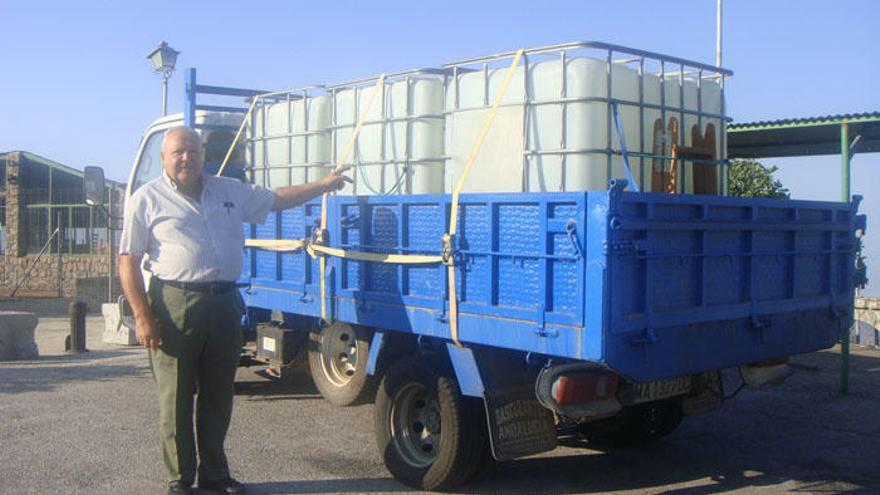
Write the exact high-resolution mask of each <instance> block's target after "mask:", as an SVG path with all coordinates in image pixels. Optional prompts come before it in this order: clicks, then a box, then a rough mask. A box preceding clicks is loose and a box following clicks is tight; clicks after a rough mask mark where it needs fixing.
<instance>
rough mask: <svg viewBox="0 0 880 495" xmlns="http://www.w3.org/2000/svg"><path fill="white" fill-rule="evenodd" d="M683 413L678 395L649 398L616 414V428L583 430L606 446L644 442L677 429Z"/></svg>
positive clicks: (631, 444) (589, 436) (591, 438)
mask: <svg viewBox="0 0 880 495" xmlns="http://www.w3.org/2000/svg"><path fill="white" fill-rule="evenodd" d="M683 417H684V414H683V413H682V410H681V401H680V400H678V399H670V400H661V401H656V402H647V403H644V404H638V405H635V406H632V407H630V408H627V409H625V410H624V411H623V412H622V413H621V417H620V418H613V419H614V420H616V421H614V423H615V426H616V427H615V428H613V429H602V430H598V431H596V430H590V429H587V430H586V431H583V433H584V435H585V436H586V437H587V438H588V439H589V440H590V441H593V442H596V443H598V444H600V445H605V446H607V447H629V446H635V445H645V444H648V443H651V442H654V441H656V440H659V439H661V438H663V437H665V436H666V435H669V434H670V433H672V432H673V431H675V429H676V428H677V427H678V425H679V424H681V420H682V418H683ZM588 425H589V424H588ZM588 425H587V426H588ZM588 428H589V426H588Z"/></svg>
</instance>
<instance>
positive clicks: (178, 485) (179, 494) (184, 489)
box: [168, 481, 192, 495]
mask: <svg viewBox="0 0 880 495" xmlns="http://www.w3.org/2000/svg"><path fill="white" fill-rule="evenodd" d="M191 493H192V487H191V486H190V484H189V483H184V482H183V481H172V482H171V483H168V495H190V494H191Z"/></svg>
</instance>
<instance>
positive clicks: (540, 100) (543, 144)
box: [446, 57, 723, 192]
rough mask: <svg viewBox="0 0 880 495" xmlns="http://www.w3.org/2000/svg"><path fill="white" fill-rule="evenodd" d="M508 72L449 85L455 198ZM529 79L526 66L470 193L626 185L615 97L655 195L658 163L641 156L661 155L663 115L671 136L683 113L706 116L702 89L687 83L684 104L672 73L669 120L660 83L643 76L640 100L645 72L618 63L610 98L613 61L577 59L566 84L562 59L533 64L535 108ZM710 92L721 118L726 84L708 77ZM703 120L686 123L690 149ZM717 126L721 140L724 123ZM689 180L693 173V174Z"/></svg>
mask: <svg viewBox="0 0 880 495" xmlns="http://www.w3.org/2000/svg"><path fill="white" fill-rule="evenodd" d="M506 71H507V69H506V68H498V69H491V70H488V71H486V72H485V73H484V72H482V71H473V72H464V73H462V74H460V75H458V77H457V82H455V81H453V82H451V83H450V84H449V85H448V86H447V92H446V106H447V111H448V117H447V128H446V145H447V152H448V155H449V164H448V166H447V168H446V192H451V191H452V188H453V187H454V185H455V183H456V181H457V180H458V177H460V176H461V173H462V171H463V168H464V166H465V164H466V161H467V159H468V156H469V155H470V152H471V149H472V147H473V145H474V142H475V141H476V137H477V135H478V133H479V130H480V128H481V126H482V125H483V122H484V120H485V118H486V116H487V115H488V113H489V108H490V106H491V104H492V102H493V101H494V99H495V97H496V95H497V94H498V91H499V90H500V86H501V84H502V81H503V78H504V77H505V74H506ZM523 71H524V69H523V67H522V66H519V67H517V68H516V69H515V72H514V75H513V78H512V82H511V86H510V88H509V89H508V92H507V94H506V95H505V97H504V99H503V101H502V106H501V107H500V108H499V111H498V114H497V116H496V120H495V122H494V124H493V126H492V128H491V129H490V131H489V133H488V134H487V136H486V139H485V141H484V143H483V146H482V148H481V150H480V153H479V155H478V157H477V160H476V162H475V164H474V166H473V168H472V170H471V172H470V174H469V175H468V178H467V180H466V182H465V185H464V188H463V191H465V192H517V191H576V190H604V189H606V188H607V184H608V180H609V179H611V178H626V177H627V174H626V170H625V166H624V160H623V157H622V148H621V143H620V138H619V133H618V131H617V128H616V125H615V122H614V119H613V113H609V109H610V106H609V104H608V99H609V98H610V99H611V100H614V101H617V106H618V115H619V118H620V124H621V129H622V131H623V134H624V137H625V141H626V148H627V152H628V153H630V154H629V156H628V158H629V164H630V167H631V170H632V174H633V177H634V179H635V181H636V182H637V183H638V184H639V186H640V189H641V190H643V191H651V190H652V183H651V179H652V165H653V163H654V162H655V160H652V159H651V158H650V157H645V158H643V159H642V158H640V157H639V156H637V155H633V153H639V152H642V153H647V154H652V153H654V150H655V145H654V140H655V136H654V134H655V133H654V125H655V121H657V120H658V119H660V118H661V115H664V114H665V116H666V119H667V121H666V122H665V123H664V128H666V126H667V125H668V121H669V119H670V118H673V117H674V118H676V119H679V120H680V118H681V117H680V116H681V114H682V112H681V111H679V109H681V108H684V109H686V110H692V111H697V110H698V100H697V86H696V83H695V81H694V80H692V79H687V78H685V81H684V91H683V92H684V99H683V102H684V103H682V98H681V90H680V89H679V83H678V80H677V79H674V80H673V79H671V78H670V76H669V75H668V74H667V75H666V82H665V83H664V87H665V91H663V92H664V93H665V95H666V101H665V105H666V106H667V107H670V108H667V109H666V111H665V112H662V111H661V110H660V108H659V107H660V106H661V104H662V103H663V102H662V100H661V78H660V77H659V76H658V75H655V74H651V73H648V72H645V73H644V74H643V75H642V76H641V81H642V82H641V97H640V84H639V80H640V76H639V72H638V71H637V70H635V69H633V68H631V67H629V66H627V65H625V64H622V63H612V64H611V70H610V75H611V91H610V93H609V91H608V75H609V69H608V63H607V62H606V61H603V60H599V59H595V58H589V57H572V58H569V59H567V60H566V62H565V75H564V78H563V73H562V61H561V60H550V61H542V62H538V63H534V64H531V65H530V66H529V77H528V95H529V104H528V105H526V104H525V102H526V99H525V95H526V88H525V84H526V82H525V81H524V80H523V73H524V72H523ZM563 84H564V88H563ZM701 92H702V102H701V110H702V112H704V113H714V114H719V113H720V111H721V92H720V88H719V86H718V84H717V82H715V81H713V80H708V79H705V80H704V81H703V84H702V86H701ZM563 95H564V97H563ZM640 103H641V105H642V109H641V111H640V108H639V105H640ZM682 104H683V105H684V106H683V107H682ZM640 115H641V118H640ZM700 120H701V121H702V124H703V132H705V128H706V126H707V125H708V124H709V123H711V122H713V119H708V118H706V117H703V118H702V119H700ZM696 122H697V116H695V115H688V114H685V121H684V124H685V126H688V127H684V126H682V125H681V122H679V132H686V141H685V145H686V146H690V127H689V126H691V125H693V124H696ZM714 122H715V124H714V125H715V127H716V129H715V131H716V136H717V135H719V132H720V121H719V120H718V119H714ZM685 129H686V131H685ZM661 138H662V136H661ZM667 139H668V136H667ZM669 144H671V143H667V150H666V153H667V155H668V154H669V150H668V145H669ZM718 146H720V143H719V144H718ZM609 148H610V149H611V150H612V151H613V153H612V154H611V155H610V159H609V154H608V153H607V152H606V150H607V149H609ZM721 151H723V150H721V149H720V148H719V149H718V154H716V157H717V156H723V154H721ZM524 155H525V156H524ZM666 166H667V167H668V166H669V163H668V162H667V163H666ZM686 173H690V167H688V168H687V170H686ZM685 184H686V185H687V186H688V188H689V189H691V190H692V186H693V181H692V180H691V179H689V178H685ZM658 187H660V186H659V185H658Z"/></svg>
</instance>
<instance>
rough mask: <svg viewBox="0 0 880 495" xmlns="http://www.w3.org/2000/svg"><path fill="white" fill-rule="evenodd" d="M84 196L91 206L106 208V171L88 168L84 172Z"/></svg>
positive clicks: (99, 168)
mask: <svg viewBox="0 0 880 495" xmlns="http://www.w3.org/2000/svg"><path fill="white" fill-rule="evenodd" d="M83 196H84V197H85V200H86V204H87V205H89V206H104V169H103V168H101V167H86V168H85V170H84V171H83Z"/></svg>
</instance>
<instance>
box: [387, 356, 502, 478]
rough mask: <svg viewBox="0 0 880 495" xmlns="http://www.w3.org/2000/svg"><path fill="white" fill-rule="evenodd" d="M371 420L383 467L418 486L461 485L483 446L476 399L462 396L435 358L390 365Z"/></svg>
mask: <svg viewBox="0 0 880 495" xmlns="http://www.w3.org/2000/svg"><path fill="white" fill-rule="evenodd" d="M374 419H375V433H376V444H377V446H378V448H379V454H380V455H381V456H382V458H383V460H384V461H385V466H386V467H387V468H388V471H389V472H391V474H392V475H393V476H394V477H395V478H397V479H398V480H399V481H401V482H403V483H405V484H407V485H409V486H412V487H415V488H418V489H421V490H446V489H449V488H452V487H454V486H457V485H460V484H462V483H465V482H466V481H468V480H469V479H470V478H471V477H472V476H473V475H474V474H475V473H476V471H477V469H478V468H479V467H480V463H481V461H482V460H483V456H484V455H485V453H486V450H487V448H488V436H487V431H486V420H485V414H484V412H483V404H482V400H480V399H477V398H473V397H465V396H462V395H461V392H460V390H459V387H458V382H457V381H456V380H455V378H454V377H452V373H450V372H449V371H447V366H446V365H445V363H443V362H442V361H441V360H439V359H432V358H425V357H415V358H405V359H403V360H401V361H398V362H396V363H394V364H393V365H392V366H391V368H390V369H389V370H388V372H387V373H386V375H385V378H384V379H383V380H382V383H381V384H380V385H379V389H378V391H377V393H376V404H375V409H374Z"/></svg>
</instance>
